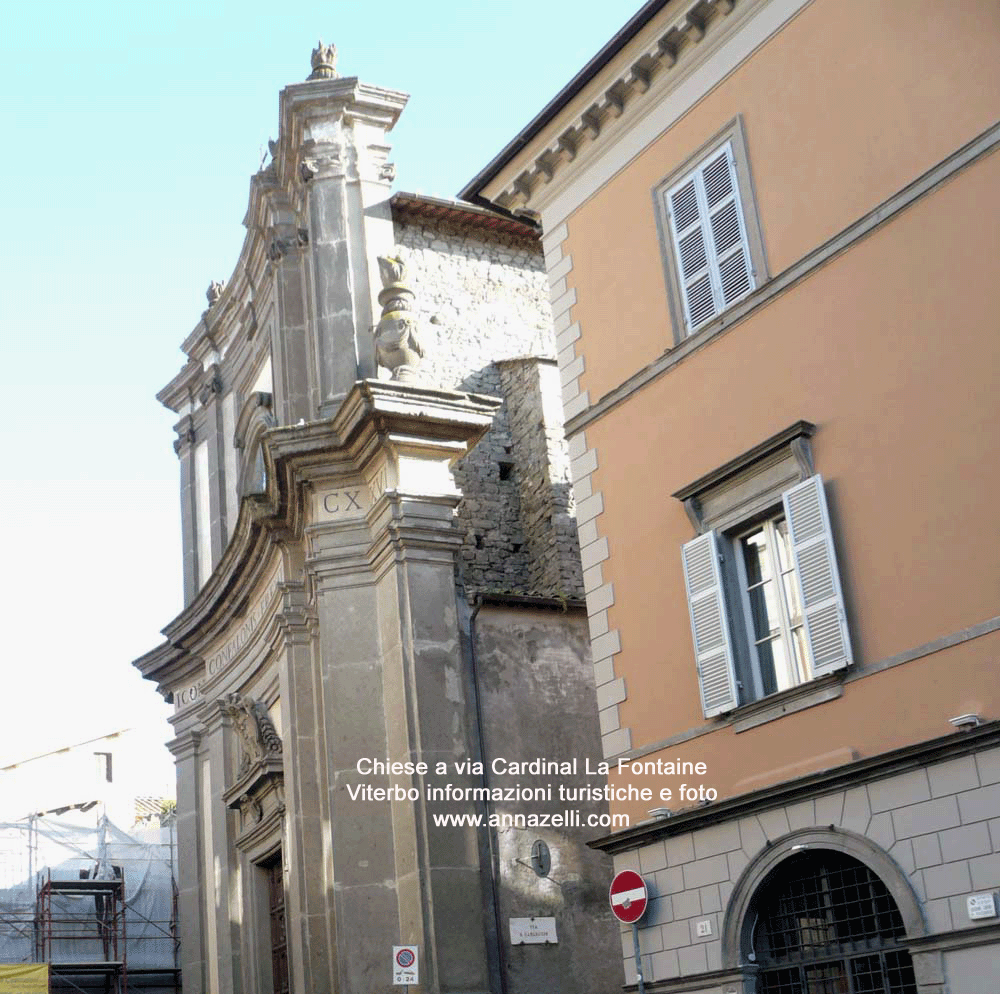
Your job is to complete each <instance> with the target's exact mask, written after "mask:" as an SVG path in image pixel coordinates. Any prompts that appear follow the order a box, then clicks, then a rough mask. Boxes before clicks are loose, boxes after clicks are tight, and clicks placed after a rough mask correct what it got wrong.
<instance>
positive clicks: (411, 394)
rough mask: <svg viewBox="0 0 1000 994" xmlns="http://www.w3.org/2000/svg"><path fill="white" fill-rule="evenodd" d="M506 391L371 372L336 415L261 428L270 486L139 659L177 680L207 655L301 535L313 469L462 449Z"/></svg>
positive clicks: (352, 467)
mask: <svg viewBox="0 0 1000 994" xmlns="http://www.w3.org/2000/svg"><path fill="white" fill-rule="evenodd" d="M500 405H501V401H499V400H497V399H496V398H494V397H487V396H483V395H479V394H465V393H455V392H452V391H447V390H433V389H427V388H423V387H416V386H413V385H409V384H402V383H395V382H389V381H381V380H363V381H360V382H358V383H356V384H355V385H354V388H353V389H352V390H351V392H350V393H349V394H348V395H347V397H346V398H345V399H344V402H343V404H342V405H341V407H340V409H339V410H338V412H337V413H336V414H335V415H334V417H333V418H331V419H328V420H325V421H316V422H312V423H309V424H305V425H301V426H298V425H296V426H291V427H284V428H272V429H270V430H269V431H266V432H265V433H264V434H263V435H262V436H261V442H262V450H263V456H264V463H265V466H266V471H267V472H266V477H267V484H266V491H265V492H264V493H262V494H259V495H256V494H255V495H252V496H248V497H244V498H243V500H242V502H241V504H240V512H239V517H238V519H237V522H236V527H235V529H234V532H233V535H232V537H231V538H230V541H229V544H228V546H227V547H226V550H225V552H224V553H223V555H222V558H221V559H220V561H219V562H218V564H217V565H216V567H215V569H214V570H213V571H212V574H211V576H210V577H209V578H208V580H207V581H206V582H205V583H204V584H203V585H202V588H201V590H200V591H199V592H198V594H197V596H196V597H195V598H194V600H192V601H191V603H190V604H189V605H188V606H187V607H186V608H185V609H184V610H183V611H182V612H181V613H180V614H179V615H178V616H177V617H176V618H175V619H174V620H173V621H171V622H170V624H168V625H167V626H166V627H165V628H164V629H163V634H164V635H165V636H166V639H167V641H166V643H165V644H163V645H161V646H159V647H158V648H156V649H154V650H152V651H151V652H148V653H146V654H145V655H144V656H142V657H140V658H139V659H137V660H135V662H134V664H133V665H135V666H136V667H137V668H138V669H139V671H140V672H141V673H142V675H143V676H144V677H146V678H147V679H150V680H156V681H157V682H159V683H161V685H162V684H163V682H164V681H174V680H175V679H176V678H177V676H178V674H179V673H180V672H184V673H188V672H190V671H192V670H195V669H197V666H198V665H199V664H200V663H201V661H202V660H201V650H202V648H203V647H204V646H206V645H209V644H210V643H211V642H212V641H213V640H215V639H217V638H218V637H219V636H220V634H221V633H222V632H224V631H225V630H226V629H227V627H228V626H230V625H231V624H233V623H234V622H235V621H237V620H238V618H239V616H240V613H241V612H242V610H243V609H244V607H245V605H246V603H247V600H248V598H249V597H250V596H251V594H252V592H253V591H254V589H255V588H256V587H257V586H258V585H259V584H260V583H261V582H262V581H263V579H264V578H265V577H266V576H267V575H268V571H269V570H270V569H271V567H272V565H273V562H274V550H275V546H276V544H277V543H280V542H283V541H285V540H287V539H288V538H290V537H291V538H296V537H299V536H301V534H302V527H303V521H302V516H303V508H304V499H303V495H302V490H303V488H304V487H305V486H307V484H308V482H309V479H310V477H311V475H312V474H313V473H315V472H316V471H317V470H318V469H320V468H322V469H323V471H324V472H327V473H328V472H329V470H330V469H331V468H334V470H337V469H338V468H339V470H340V471H342V472H344V473H345V474H347V473H353V474H357V473H358V472H359V470H360V469H361V468H362V467H363V466H364V465H365V464H367V463H368V462H369V460H370V459H371V458H372V456H373V455H374V454H375V452H376V451H377V450H378V449H379V448H380V446H383V445H389V446H392V445H394V444H400V443H399V442H398V440H399V439H403V440H406V441H407V442H413V443H417V442H419V440H420V439H427V440H435V442H436V447H437V448H440V447H441V446H442V445H444V446H448V445H450V446H451V447H452V449H453V451H454V455H455V458H458V457H459V456H461V455H463V454H464V453H465V452H466V451H468V449H469V448H471V446H472V445H474V444H475V443H476V442H477V441H478V440H479V439H480V438H481V437H482V436H483V435H484V434H485V433H486V431H487V430H488V429H489V427H490V425H491V424H492V421H493V416H494V415H495V413H496V411H497V410H498V409H499V407H500ZM394 439H395V440H396V441H394Z"/></svg>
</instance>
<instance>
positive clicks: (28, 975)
mask: <svg viewBox="0 0 1000 994" xmlns="http://www.w3.org/2000/svg"><path fill="white" fill-rule="evenodd" d="M0 994H49V966H48V964H47V963H0Z"/></svg>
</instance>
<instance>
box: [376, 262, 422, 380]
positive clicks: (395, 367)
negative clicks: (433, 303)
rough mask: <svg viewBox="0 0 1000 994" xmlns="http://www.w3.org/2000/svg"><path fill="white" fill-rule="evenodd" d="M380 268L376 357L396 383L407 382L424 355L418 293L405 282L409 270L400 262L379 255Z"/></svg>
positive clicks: (411, 377) (413, 374)
mask: <svg viewBox="0 0 1000 994" xmlns="http://www.w3.org/2000/svg"><path fill="white" fill-rule="evenodd" d="M378 269H379V275H380V276H381V277H382V289H381V290H380V291H379V295H378V302H379V303H380V304H381V305H382V317H381V318H380V319H379V322H378V324H377V325H376V326H375V357H376V359H377V360H378V362H379V365H380V366H385V368H386V369H388V370H390V371H391V372H392V378H393V379H394V380H399V381H401V382H406V381H408V380H413V379H415V378H416V375H417V367H418V366H419V365H420V360H421V358H422V357H423V354H424V349H423V346H422V345H421V344H420V339H419V338H418V337H417V321H416V318H415V317H414V315H413V313H412V312H413V298H414V296H415V294H414V293H413V290H411V289H410V287H409V286H408V285H407V283H406V267H405V266H404V265H403V263H402V261H401V260H400V259H394V258H392V257H390V256H381V255H380V256H379V259H378Z"/></svg>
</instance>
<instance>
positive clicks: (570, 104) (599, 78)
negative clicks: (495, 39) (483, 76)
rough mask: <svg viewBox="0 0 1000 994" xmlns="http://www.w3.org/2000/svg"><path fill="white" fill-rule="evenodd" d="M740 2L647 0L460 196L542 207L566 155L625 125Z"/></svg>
mask: <svg viewBox="0 0 1000 994" xmlns="http://www.w3.org/2000/svg"><path fill="white" fill-rule="evenodd" d="M761 2H762V0H739V4H738V5H739V7H740V8H741V9H740V12H739V15H738V16H737V17H736V18H735V19H734V21H733V22H732V23H731V27H733V28H735V26H736V25H735V21H736V20H740V21H742V20H743V19H744V18H743V16H742V14H743V9H747V10H750V9H752V8H755V7H758V6H760V5H761ZM736 7H737V0H696V2H694V3H691V2H687V3H683V4H680V3H679V4H670V3H667V4H663V3H651V4H647V7H646V8H644V12H645V17H646V19H645V20H642V19H641V18H639V15H637V18H636V19H638V20H640V21H641V23H639V24H638V26H637V27H635V29H634V30H633V31H631V33H630V34H629V36H628V37H627V38H624V39H623V41H622V42H621V44H619V45H618V46H617V47H612V46H611V45H609V46H607V47H606V50H605V51H602V53H601V54H600V55H599V56H598V57H597V58H595V60H593V62H592V63H590V64H589V65H588V66H587V67H586V68H585V69H584V70H583V71H582V72H581V73H580V74H579V75H578V76H577V77H576V78H575V79H574V80H573V81H572V83H571V84H570V85H569V86H568V87H567V88H566V90H565V91H563V93H561V94H560V95H559V96H557V97H556V99H555V100H554V101H552V103H551V104H550V105H549V106H548V107H547V108H546V109H545V110H543V111H542V113H541V114H539V115H538V117H536V118H535V120H534V121H532V122H531V123H530V124H529V125H528V126H527V127H526V128H525V129H524V130H523V131H522V132H521V134H520V135H519V136H518V137H517V138H516V139H514V141H513V142H511V143H510V144H509V145H508V146H507V148H505V149H504V150H503V151H502V152H501V153H500V154H499V155H498V156H497V157H496V158H495V159H494V160H493V162H491V163H490V164H489V165H488V166H487V167H486V168H485V169H484V170H483V171H482V172H481V173H480V174H479V175H478V176H476V177H475V179H473V180H472V181H471V182H470V183H469V184H468V185H467V186H466V187H465V188H464V189H463V190H462V191H461V193H460V196H461V197H462V198H463V199H466V200H470V201H472V202H474V203H480V204H491V205H494V206H496V207H499V208H501V209H503V210H505V211H508V212H512V213H515V214H517V213H520V212H525V213H526V214H528V215H529V216H530V215H533V214H535V213H537V212H539V210H540V206H541V204H540V203H539V201H540V200H541V199H548V197H549V193H548V192H546V193H545V194H544V195H541V191H543V190H544V191H549V190H551V189H552V188H553V180H555V179H556V177H557V176H558V175H559V174H560V173H561V172H562V171H563V170H564V168H565V166H566V165H567V164H568V163H571V162H573V161H574V160H577V159H580V158H581V157H587V156H588V155H589V154H590V153H591V152H592V150H593V148H594V147H595V146H599V145H604V144H606V139H607V136H608V134H610V133H611V132H615V133H618V132H620V131H621V130H622V128H623V127H627V126H628V124H627V121H628V120H630V119H632V118H634V117H635V116H636V115H637V114H641V113H643V111H644V110H645V109H646V108H648V107H649V106H650V105H651V104H652V103H654V102H655V101H656V100H659V99H661V98H662V91H663V89H664V88H669V87H671V86H672V85H673V83H672V80H673V78H674V77H675V75H679V74H680V73H683V74H684V75H686V74H687V73H688V72H690V70H691V68H692V65H693V64H697V62H698V61H700V56H699V55H698V54H697V49H698V47H700V46H702V45H704V44H705V42H706V40H707V41H708V42H709V44H708V45H707V46H706V49H708V48H711V49H714V48H715V47H716V45H715V44H714V42H715V41H716V36H717V35H718V34H720V33H721V32H720V29H721V28H722V27H723V25H725V24H726V21H727V20H728V19H729V16H730V15H731V14H732V12H733V11H734V9H735V8H736ZM642 13H643V12H640V14H642ZM632 23H633V22H630V25H631V24H632ZM608 49H612V50H611V51H608ZM688 53H690V54H688ZM602 56H606V57H604V58H603V60H602ZM654 91H655V92H654ZM647 94H649V97H648V98H647ZM619 122H620V123H619Z"/></svg>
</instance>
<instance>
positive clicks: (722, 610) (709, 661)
mask: <svg viewBox="0 0 1000 994" xmlns="http://www.w3.org/2000/svg"><path fill="white" fill-rule="evenodd" d="M681 559H682V562H683V564H684V584H685V586H686V588H687V597H688V610H689V614H690V618H691V635H692V638H693V639H694V655H695V665H696V666H697V669H698V684H699V687H700V689H701V704H702V708H703V709H704V711H705V717H706V718H711V717H712V716H713V715H717V714H722V713H724V712H726V711H732V710H733V708H735V707H736V706H737V704H738V703H739V698H738V696H737V692H736V672H735V669H734V667H733V649H732V644H731V642H730V636H729V619H728V617H727V616H726V600H725V597H724V595H723V590H722V573H721V570H720V568H719V547H718V540H717V538H716V535H715V532H708V533H707V534H705V535H701V536H699V537H698V538H696V539H694V541H692V542H688V543H687V544H686V545H684V546H683V548H682V549H681Z"/></svg>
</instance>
